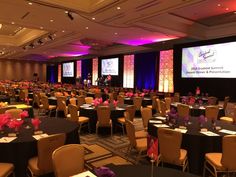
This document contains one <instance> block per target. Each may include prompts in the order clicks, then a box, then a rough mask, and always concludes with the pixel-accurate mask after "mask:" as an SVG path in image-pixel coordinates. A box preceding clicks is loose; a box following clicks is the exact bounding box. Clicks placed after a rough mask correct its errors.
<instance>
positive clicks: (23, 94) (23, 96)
mask: <svg viewBox="0 0 236 177" xmlns="http://www.w3.org/2000/svg"><path fill="white" fill-rule="evenodd" d="M27 97H28V90H27V89H21V90H20V93H19V98H20V100H21V101H25V99H26V98H27Z"/></svg>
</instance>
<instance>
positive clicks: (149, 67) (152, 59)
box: [134, 52, 158, 89]
mask: <svg viewBox="0 0 236 177" xmlns="http://www.w3.org/2000/svg"><path fill="white" fill-rule="evenodd" d="M157 56H158V53H157V52H150V53H140V54H136V55H135V59H134V77H135V79H134V85H135V87H137V88H138V89H144V88H145V89H154V88H155V86H156V72H157V70H156V68H157V61H158V58H157Z"/></svg>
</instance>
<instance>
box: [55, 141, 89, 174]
mask: <svg viewBox="0 0 236 177" xmlns="http://www.w3.org/2000/svg"><path fill="white" fill-rule="evenodd" d="M84 155H85V151H84V147H83V146H82V145H80V144H68V145H64V146H61V147H59V148H57V149H56V150H55V151H54V152H53V154H52V162H53V169H54V174H55V177H69V176H73V175H76V174H79V173H81V172H83V171H84ZM62 159H63V160H62Z"/></svg>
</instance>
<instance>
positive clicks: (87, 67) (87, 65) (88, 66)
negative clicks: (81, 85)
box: [81, 59, 93, 82]
mask: <svg viewBox="0 0 236 177" xmlns="http://www.w3.org/2000/svg"><path fill="white" fill-rule="evenodd" d="M81 62H82V63H81V68H82V72H81V75H82V76H81V77H82V82H83V80H84V79H87V76H88V73H90V74H91V76H92V65H93V60H92V59H84V60H82V61H81Z"/></svg>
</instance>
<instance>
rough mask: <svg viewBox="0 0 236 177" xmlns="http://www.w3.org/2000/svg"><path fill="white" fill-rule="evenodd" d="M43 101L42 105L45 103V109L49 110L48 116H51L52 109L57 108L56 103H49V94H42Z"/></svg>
mask: <svg viewBox="0 0 236 177" xmlns="http://www.w3.org/2000/svg"><path fill="white" fill-rule="evenodd" d="M41 102H42V105H43V109H44V110H46V111H49V115H48V116H49V117H50V116H51V113H52V111H53V110H56V108H57V107H56V106H55V105H49V103H48V97H47V96H42V98H41Z"/></svg>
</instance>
